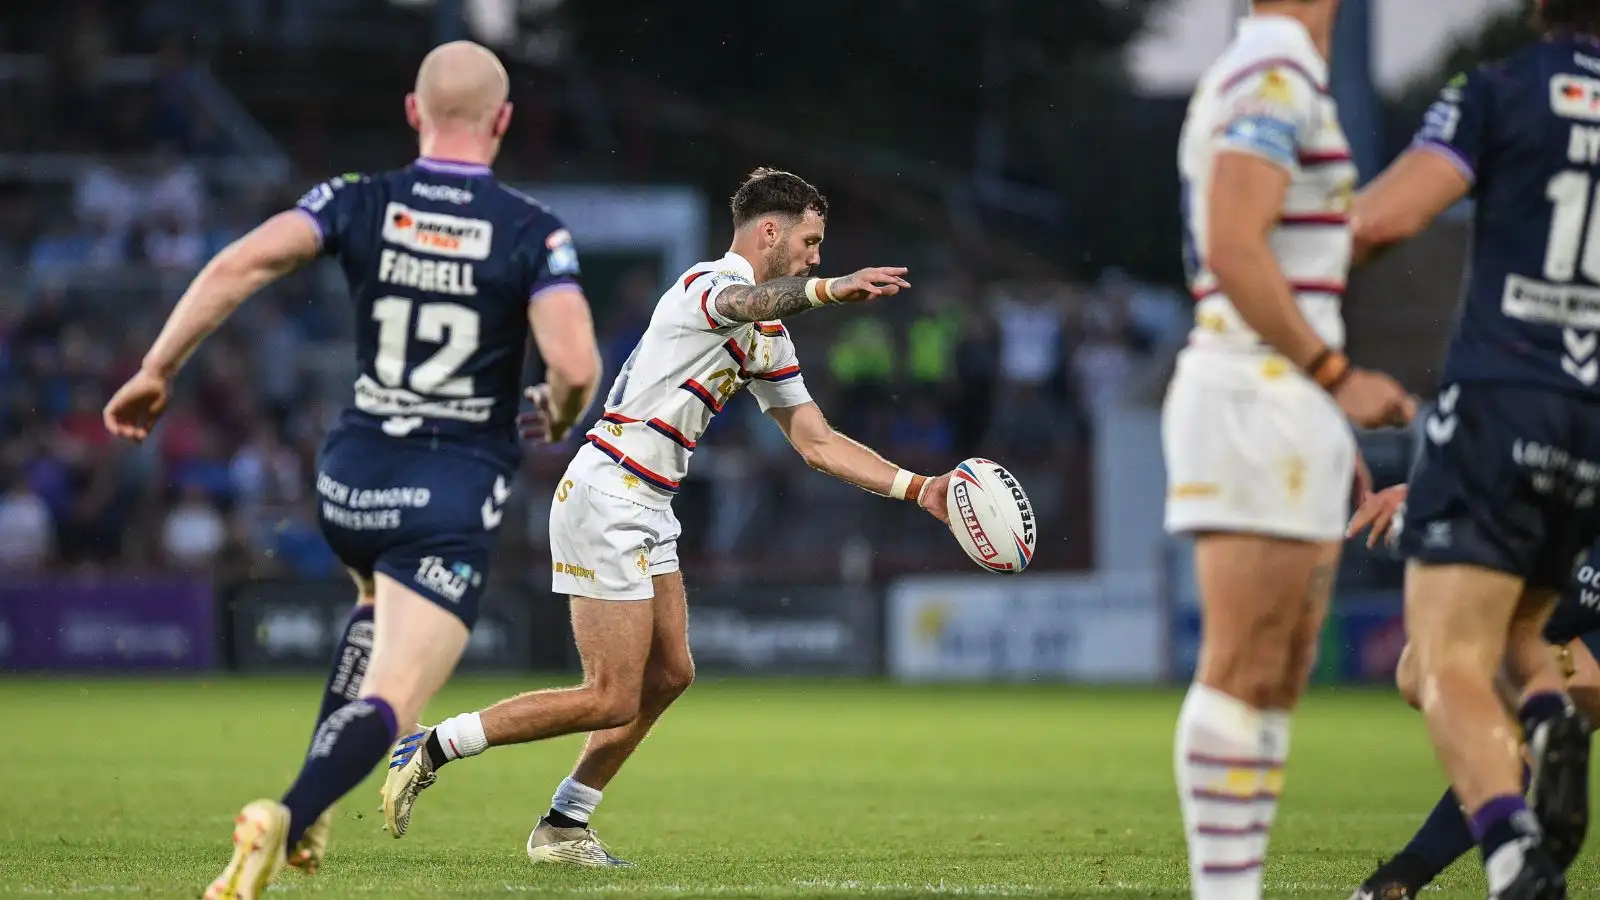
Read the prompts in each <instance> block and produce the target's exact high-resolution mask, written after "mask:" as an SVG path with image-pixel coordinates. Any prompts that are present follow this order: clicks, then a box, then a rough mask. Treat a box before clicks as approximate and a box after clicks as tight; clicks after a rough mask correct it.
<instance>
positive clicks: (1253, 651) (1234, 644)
mask: <svg viewBox="0 0 1600 900" xmlns="http://www.w3.org/2000/svg"><path fill="white" fill-rule="evenodd" d="M1295 657H1296V653H1295V652H1294V651H1293V650H1292V649H1291V647H1290V646H1289V645H1288V642H1287V641H1286V640H1285V637H1284V635H1283V634H1281V633H1277V634H1274V635H1273V636H1272V638H1271V639H1268V637H1267V635H1266V634H1260V635H1259V636H1257V637H1247V638H1245V639H1243V640H1239V641H1227V642H1217V643H1216V644H1214V645H1212V646H1208V647H1204V648H1202V650H1201V665H1200V673H1199V675H1200V679H1199V680H1200V681H1201V682H1202V683H1203V684H1206V685H1207V686H1209V687H1214V688H1216V689H1218V690H1220V691H1222V692H1223V693H1225V694H1228V695H1229V696H1232V697H1237V698H1239V699H1240V700H1243V701H1244V702H1245V703H1248V704H1250V705H1251V706H1253V707H1255V708H1257V709H1280V708H1290V707H1292V706H1293V702H1294V701H1295V700H1298V695H1299V691H1298V689H1296V690H1292V691H1286V683H1287V682H1288V681H1289V680H1290V679H1291V677H1292V676H1291V674H1290V673H1291V671H1294V672H1298V671H1299V670H1300V669H1301V668H1302V667H1304V665H1305V664H1304V663H1301V664H1300V665H1296V663H1297V660H1296V659H1295ZM1286 693H1288V694H1292V695H1293V696H1292V697H1288V696H1286Z"/></svg>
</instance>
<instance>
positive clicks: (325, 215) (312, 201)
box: [294, 172, 370, 253]
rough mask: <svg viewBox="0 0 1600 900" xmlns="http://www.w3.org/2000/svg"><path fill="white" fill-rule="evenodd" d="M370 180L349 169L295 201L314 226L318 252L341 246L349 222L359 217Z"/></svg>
mask: <svg viewBox="0 0 1600 900" xmlns="http://www.w3.org/2000/svg"><path fill="white" fill-rule="evenodd" d="M369 184H370V182H369V180H368V179H367V177H366V176H365V175H360V174H357V173H354V172H351V173H349V174H345V175H340V176H339V177H338V178H331V179H329V180H327V181H324V182H322V183H321V184H319V185H317V186H316V187H313V188H312V189H311V190H309V191H306V193H305V196H303V197H301V198H300V200H299V202H297V203H295V205H294V208H295V210H296V211H298V212H299V213H300V214H302V215H304V216H305V217H306V218H308V219H310V220H311V224H312V225H313V226H314V227H315V228H316V229H317V243H318V246H319V249H320V250H321V252H323V253H338V252H340V251H341V250H343V249H344V247H345V241H346V236H347V235H349V233H350V229H351V227H352V225H353V224H354V223H356V222H359V221H361V215H360V213H361V209H362V207H363V205H364V204H365V202H366V199H367V197H366V195H367V193H368V185H369Z"/></svg>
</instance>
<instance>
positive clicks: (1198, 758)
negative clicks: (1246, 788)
mask: <svg viewBox="0 0 1600 900" xmlns="http://www.w3.org/2000/svg"><path fill="white" fill-rule="evenodd" d="M1188 760H1189V762H1190V763H1191V764H1193V765H1197V766H1215V767H1217V768H1221V769H1259V770H1262V771H1272V770H1275V769H1281V768H1283V760H1281V759H1267V758H1265V757H1254V758H1252V757H1230V756H1209V755H1207V754H1204V753H1190V754H1189V755H1188Z"/></svg>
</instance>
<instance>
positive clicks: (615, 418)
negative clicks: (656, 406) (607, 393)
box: [600, 412, 639, 425]
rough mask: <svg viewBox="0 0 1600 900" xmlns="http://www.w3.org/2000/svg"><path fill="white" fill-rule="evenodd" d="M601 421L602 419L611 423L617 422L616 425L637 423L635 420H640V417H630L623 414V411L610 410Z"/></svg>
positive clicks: (601, 419) (601, 418)
mask: <svg viewBox="0 0 1600 900" xmlns="http://www.w3.org/2000/svg"><path fill="white" fill-rule="evenodd" d="M600 421H602V422H611V423H613V424H616V425H632V424H633V423H635V422H637V421H639V420H638V419H630V418H628V417H627V416H625V415H623V414H621V413H614V412H608V413H606V414H605V415H603V416H601V417H600Z"/></svg>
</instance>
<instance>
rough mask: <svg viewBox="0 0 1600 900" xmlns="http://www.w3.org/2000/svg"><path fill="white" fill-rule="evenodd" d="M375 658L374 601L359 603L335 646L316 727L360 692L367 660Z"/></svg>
mask: <svg viewBox="0 0 1600 900" xmlns="http://www.w3.org/2000/svg"><path fill="white" fill-rule="evenodd" d="M371 658H372V605H371V604H358V605H357V606H356V608H355V609H353V610H351V611H350V616H349V618H347V619H345V622H344V630H343V631H342V632H340V634H339V644H338V646H336V647H334V648H333V664H332V666H331V668H330V670H329V672H328V683H327V685H326V686H324V687H323V689H322V708H321V709H319V710H317V725H316V728H313V729H312V730H311V734H312V737H313V738H314V737H316V733H317V728H321V727H322V723H323V722H326V721H328V717H329V716H331V715H333V711H334V710H336V709H338V708H339V707H341V706H343V705H345V704H346V703H349V702H350V701H351V700H354V699H356V698H357V697H360V696H361V682H362V680H363V679H365V678H366V675H367V660H369V659H371Z"/></svg>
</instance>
